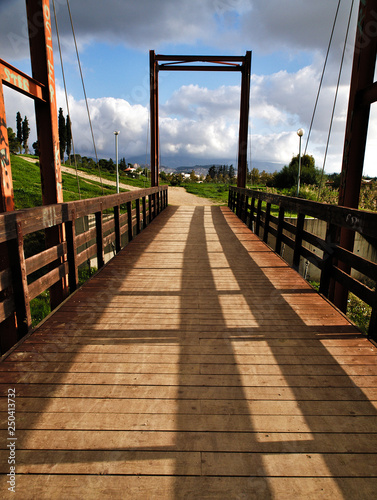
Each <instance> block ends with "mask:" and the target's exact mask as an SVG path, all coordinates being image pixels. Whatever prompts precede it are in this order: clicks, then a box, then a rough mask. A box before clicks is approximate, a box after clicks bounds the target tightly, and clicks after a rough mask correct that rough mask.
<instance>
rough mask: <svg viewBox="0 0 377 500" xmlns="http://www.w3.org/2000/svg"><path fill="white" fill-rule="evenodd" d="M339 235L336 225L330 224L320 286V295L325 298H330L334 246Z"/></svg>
mask: <svg viewBox="0 0 377 500" xmlns="http://www.w3.org/2000/svg"><path fill="white" fill-rule="evenodd" d="M337 233H338V229H337V227H336V226H335V225H334V224H328V226H327V230H326V248H325V249H324V250H323V258H322V261H323V266H322V270H321V278H320V285H319V293H322V294H323V295H324V296H325V297H329V288H330V282H331V275H332V269H333V266H334V263H333V260H334V259H333V255H334V246H335V244H336V235H337Z"/></svg>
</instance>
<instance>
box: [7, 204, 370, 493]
mask: <svg viewBox="0 0 377 500" xmlns="http://www.w3.org/2000/svg"><path fill="white" fill-rule="evenodd" d="M376 353H377V350H376V348H375V347H374V346H373V344H372V343H370V342H369V341H368V340H367V339H366V338H365V337H363V335H361V334H360V332H359V331H358V330H357V329H356V327H354V326H353V325H352V324H350V322H349V321H348V320H347V319H346V318H345V317H344V315H342V314H341V313H339V312H338V311H337V310H336V309H335V308H334V307H333V306H332V305H331V304H329V302H327V301H326V300H325V299H324V298H322V297H321V296H319V295H318V294H317V293H316V292H315V291H314V290H313V289H312V288H311V287H310V285H309V284H308V283H306V282H305V281H304V280H303V279H302V278H301V277H300V276H299V275H298V274H297V273H296V272H295V271H294V270H292V269H290V268H289V267H288V265H287V264H286V263H285V262H284V261H283V260H282V259H281V258H280V257H279V256H277V255H276V254H274V253H273V252H272V251H271V250H270V249H269V248H268V247H267V246H266V245H265V244H264V243H263V242H261V241H260V239H258V238H257V237H256V236H255V235H254V234H252V233H251V232H250V231H249V229H248V228H247V227H246V226H245V225H244V224H243V223H242V222H241V221H240V220H239V219H238V218H237V217H236V216H235V215H234V214H233V213H232V212H231V211H230V210H229V209H228V208H224V207H213V206H203V207H201V206H192V207H172V206H170V207H168V208H167V209H166V210H164V211H163V212H162V213H161V214H160V215H159V216H158V217H157V218H156V219H155V220H154V221H153V223H152V224H151V225H150V226H148V228H147V229H145V230H144V231H143V232H142V233H141V234H140V235H138V236H137V237H136V238H135V239H134V240H133V241H132V242H131V243H130V244H129V245H128V246H127V247H126V248H125V249H124V250H122V251H121V252H120V253H119V254H118V255H117V257H116V258H114V259H113V260H112V261H110V262H109V263H108V264H107V265H106V266H105V267H104V268H103V269H102V270H101V271H100V272H99V273H97V274H96V275H95V276H94V277H93V278H92V279H91V280H90V281H89V282H88V283H87V284H86V285H84V286H83V287H82V288H81V289H79V290H78V291H77V292H76V293H75V294H74V295H73V296H71V297H70V298H69V299H68V300H67V301H66V302H65V303H64V304H63V305H62V306H61V307H60V308H59V309H58V310H57V311H56V312H55V313H54V314H52V315H51V316H50V317H49V318H48V319H47V320H46V321H44V322H43V323H42V324H41V325H40V326H39V327H38V328H37V329H36V331H35V332H34V333H33V334H32V335H30V336H29V337H28V338H27V339H25V340H24V342H22V343H21V344H20V345H19V346H18V347H17V348H16V349H15V350H14V351H13V352H12V353H11V354H10V355H9V356H7V357H6V358H5V359H4V360H3V361H2V362H1V363H0V394H1V395H2V396H4V397H2V398H1V401H2V403H1V405H2V406H1V408H0V417H1V429H2V430H1V433H2V441H1V449H0V473H1V474H2V476H1V478H0V481H1V487H0V491H1V496H2V498H17V499H22V500H24V499H35V498H38V499H49V500H50V499H60V498H61V499H67V498H69V499H76V498H77V499H83V498H84V499H85V498H89V499H97V498H98V499H99V498H101V499H102V498H115V499H117V498H119V499H121V498H122V499H123V498H130V499H143V500H144V499H148V500H149V499H171V500H175V499H186V498H189V499H210V498H214V499H217V498H218V499H226V500H228V499H241V498H245V499H246V498H247V499H249V498H250V499H251V498H256V499H258V500H263V499H270V498H276V499H279V500H280V499H292V498H294V497H295V496H296V497H297V498H305V499H319V498H321V499H322V498H331V499H352V500H355V499H362V500H364V499H369V498H374V497H375V492H376V491H377V425H376V424H377V418H376V417H377V356H376ZM9 388H15V390H16V437H17V441H16V472H17V475H16V494H13V493H12V492H9V491H7V488H8V486H9V485H8V484H7V480H8V477H7V476H6V474H7V473H9V464H8V457H9V448H8V447H7V443H9V440H7V438H8V434H7V406H6V402H7V400H6V395H7V393H8V389H9Z"/></svg>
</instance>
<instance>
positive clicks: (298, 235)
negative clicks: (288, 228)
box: [292, 213, 305, 271]
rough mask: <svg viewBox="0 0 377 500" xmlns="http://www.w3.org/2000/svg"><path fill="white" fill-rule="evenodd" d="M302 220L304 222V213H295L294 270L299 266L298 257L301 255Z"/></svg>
mask: <svg viewBox="0 0 377 500" xmlns="http://www.w3.org/2000/svg"><path fill="white" fill-rule="evenodd" d="M304 222H305V214H303V213H298V215H297V227H296V229H297V230H296V238H295V247H294V251H293V265H292V267H293V269H295V270H296V271H298V270H299V267H300V257H301V248H302V237H303V231H304Z"/></svg>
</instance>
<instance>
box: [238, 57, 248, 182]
mask: <svg viewBox="0 0 377 500" xmlns="http://www.w3.org/2000/svg"><path fill="white" fill-rule="evenodd" d="M250 74H251V52H250V51H247V52H246V56H245V61H244V63H243V66H242V81H241V109H240V129H239V138H238V175H237V186H238V187H241V188H244V187H246V181H247V143H248V129H249V102H250Z"/></svg>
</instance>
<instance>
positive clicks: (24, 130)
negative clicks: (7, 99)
mask: <svg viewBox="0 0 377 500" xmlns="http://www.w3.org/2000/svg"><path fill="white" fill-rule="evenodd" d="M29 135H30V127H29V120H28V119H27V116H25V118H24V121H23V122H22V143H23V146H24V150H25V153H26V154H27V153H28V151H29V147H28V140H29Z"/></svg>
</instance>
